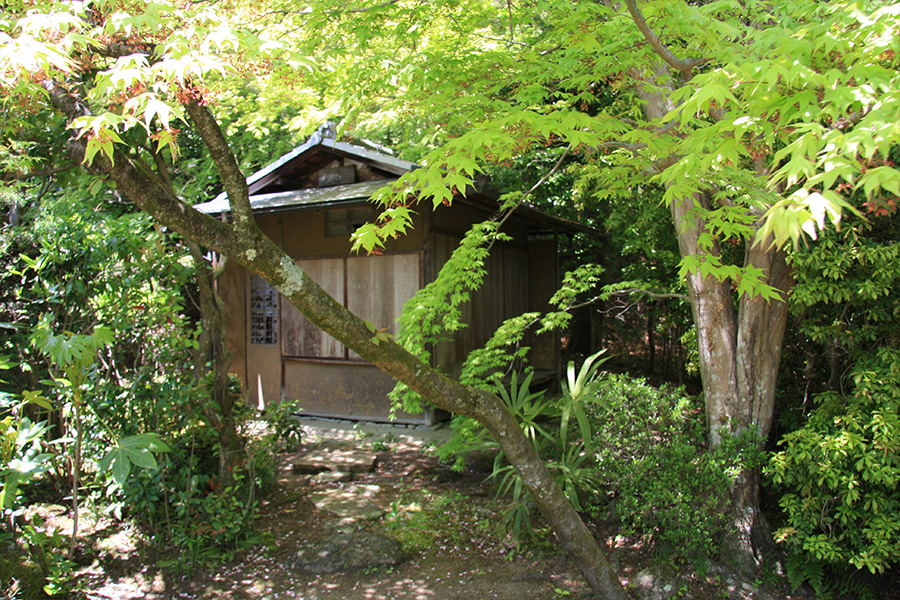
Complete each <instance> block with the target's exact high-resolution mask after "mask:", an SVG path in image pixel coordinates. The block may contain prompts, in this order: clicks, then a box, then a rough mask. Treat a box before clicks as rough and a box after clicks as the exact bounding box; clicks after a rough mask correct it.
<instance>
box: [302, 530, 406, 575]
mask: <svg viewBox="0 0 900 600" xmlns="http://www.w3.org/2000/svg"><path fill="white" fill-rule="evenodd" d="M402 560H403V547H402V546H401V545H400V542H398V541H397V540H395V539H393V538H390V537H388V536H386V535H382V534H380V533H371V532H365V531H357V532H352V533H337V534H335V535H334V536H332V537H331V538H329V539H326V540H323V541H321V542H318V543H316V544H313V545H311V546H309V547H307V548H304V549H303V550H301V551H300V552H298V553H297V554H295V555H294V556H293V558H292V559H290V560H289V561H288V562H287V564H286V566H287V568H289V569H293V570H296V571H299V572H301V573H309V574H319V573H343V572H347V571H358V570H360V569H368V568H371V567H387V566H393V565H396V564H398V563H400V561H402Z"/></svg>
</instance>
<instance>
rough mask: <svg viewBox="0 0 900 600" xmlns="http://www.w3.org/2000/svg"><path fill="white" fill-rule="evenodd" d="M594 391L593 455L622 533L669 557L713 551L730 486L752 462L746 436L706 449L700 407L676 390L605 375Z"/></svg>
mask: <svg viewBox="0 0 900 600" xmlns="http://www.w3.org/2000/svg"><path fill="white" fill-rule="evenodd" d="M595 394H596V395H597V396H598V399H599V400H600V402H601V404H605V405H607V406H608V407H609V410H606V409H598V405H597V404H588V405H587V406H588V409H589V410H588V417H589V419H590V421H591V424H592V428H593V431H594V457H595V459H596V462H597V468H598V470H599V473H598V475H599V479H600V482H601V485H602V486H604V487H605V488H606V490H607V492H608V493H610V494H612V495H613V496H614V497H615V498H616V504H617V507H618V511H619V515H620V517H621V519H622V526H623V530H624V531H625V532H627V533H629V534H633V535H641V536H645V537H648V538H649V539H651V540H652V542H653V545H654V548H655V549H656V550H657V551H664V552H665V553H666V555H667V556H670V557H672V558H674V559H683V560H696V559H704V558H707V557H710V556H713V555H715V554H716V552H717V551H718V547H719V541H720V540H721V539H722V536H723V535H724V534H725V533H726V531H727V529H728V527H729V522H728V519H727V510H726V509H727V503H728V498H729V489H730V487H731V484H732V483H733V481H734V479H735V477H736V476H737V475H738V473H740V472H741V470H743V468H745V466H750V465H752V464H753V463H754V461H758V460H759V453H758V452H756V451H754V450H752V448H753V447H754V445H755V444H754V443H753V442H752V440H751V438H750V436H748V439H747V440H746V441H745V440H742V439H729V440H727V441H726V442H724V443H723V444H721V446H720V447H719V448H718V449H717V450H716V451H715V452H712V453H710V452H707V451H706V448H705V420H704V417H703V410H702V408H701V405H700V403H699V401H698V400H696V399H692V398H689V397H687V396H685V394H684V392H683V391H682V390H681V389H675V388H670V387H664V388H659V389H657V388H654V387H652V386H650V385H648V384H647V383H646V381H645V380H643V379H631V378H629V377H627V376H623V375H610V376H608V377H607V379H606V380H605V382H604V385H602V386H599V387H597V388H596V391H595ZM596 508H597V509H598V510H600V509H603V508H604V507H602V506H597V507H596Z"/></svg>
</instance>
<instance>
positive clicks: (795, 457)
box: [767, 348, 900, 592]
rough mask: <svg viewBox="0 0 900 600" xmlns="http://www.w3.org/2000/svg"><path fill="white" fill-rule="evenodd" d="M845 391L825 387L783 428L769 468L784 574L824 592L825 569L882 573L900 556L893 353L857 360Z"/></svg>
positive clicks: (899, 403) (898, 390) (899, 402)
mask: <svg viewBox="0 0 900 600" xmlns="http://www.w3.org/2000/svg"><path fill="white" fill-rule="evenodd" d="M851 378H852V381H853V385H854V388H853V390H852V392H851V393H850V394H849V395H848V396H844V395H843V394H840V393H838V392H826V393H823V394H819V395H818V396H816V398H815V401H816V404H817V406H816V408H815V409H814V410H813V411H812V412H811V413H810V415H809V419H808V420H807V422H806V424H805V425H803V427H801V428H800V429H798V430H796V431H793V432H791V433H789V434H788V435H786V436H785V437H784V439H783V440H782V444H783V445H784V449H783V450H782V451H780V452H778V453H777V454H775V455H774V456H772V458H771V460H770V461H769V464H768V468H767V474H768V476H769V478H770V480H771V482H772V484H773V485H774V487H775V488H776V490H777V491H778V492H779V493H780V496H781V498H780V501H779V504H780V506H781V509H782V511H783V517H784V526H783V527H781V528H780V529H778V531H777V532H776V539H777V541H779V542H781V543H783V544H785V545H786V546H787V549H788V551H789V553H790V558H789V560H788V567H789V571H788V575H789V576H790V578H791V580H792V583H794V584H795V585H799V584H800V583H802V582H803V581H804V580H806V581H809V582H810V583H811V584H813V586H814V587H816V588H817V591H820V592H827V591H828V588H829V582H830V581H832V580H833V578H831V579H830V578H829V577H828V571H829V570H830V571H831V573H832V575H834V576H837V577H841V576H842V575H846V574H847V572H848V571H855V570H858V569H864V568H865V569H868V570H869V571H871V572H872V573H879V572H883V571H884V570H885V569H887V568H889V567H891V566H892V565H895V564H897V563H898V561H900V487H898V482H900V455H898V449H900V417H898V416H897V411H898V407H900V352H898V351H897V350H896V349H891V348H883V349H881V350H879V351H878V352H877V354H876V356H874V357H870V358H868V359H862V360H860V361H859V362H858V363H857V364H856V366H855V367H854V370H853V372H852V377H851Z"/></svg>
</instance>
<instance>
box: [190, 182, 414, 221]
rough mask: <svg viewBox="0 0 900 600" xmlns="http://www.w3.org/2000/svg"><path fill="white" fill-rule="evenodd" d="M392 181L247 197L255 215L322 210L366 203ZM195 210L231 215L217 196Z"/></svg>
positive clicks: (221, 199)
mask: <svg viewBox="0 0 900 600" xmlns="http://www.w3.org/2000/svg"><path fill="white" fill-rule="evenodd" d="M393 181H396V180H395V179H372V180H370V181H363V182H362V183H348V184H345V185H335V186H332V187H324V188H308V189H302V190H294V191H290V192H277V193H274V194H258V195H256V196H250V208H251V209H252V210H253V212H255V213H262V212H275V211H279V210H289V209H294V208H304V207H307V208H309V207H319V206H321V207H325V206H334V205H337V204H347V203H352V202H360V201H366V200H368V199H369V198H371V197H372V195H373V194H374V193H375V192H376V191H378V190H379V189H381V188H383V187H384V186H386V185H390V184H391V183H392V182H393ZM194 208H196V209H197V210H199V211H200V212H204V213H207V214H212V215H220V214H223V213H229V212H231V206H230V205H229V204H228V198H227V197H226V196H224V195H223V194H220V195H219V196H216V198H215V199H214V200H210V201H209V202H204V203H203V204H196V205H194Z"/></svg>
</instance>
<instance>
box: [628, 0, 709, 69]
mask: <svg viewBox="0 0 900 600" xmlns="http://www.w3.org/2000/svg"><path fill="white" fill-rule="evenodd" d="M625 6H627V7H628V12H629V13H631V18H632V19H633V20H634V24H635V25H637V28H638V29H639V30H640V31H641V33H642V34H643V35H644V38H645V39H646V40H647V41H648V42H649V43H650V46H652V47H653V50H654V51H655V52H656V53H657V54H658V55H659V56H660V58H662V59H663V60H664V61H665V62H666V64H667V65H669V66H670V67H672V68H673V69H675V70H676V71H679V72H680V73H681V80H682V81H683V82H686V81H688V80H689V79H690V78H691V72H692V71H693V70H694V68H695V67H698V66H700V65H702V64H703V63H706V62H709V60H710V59H709V58H691V59H686V60H685V59H680V58H678V57H677V56H675V55H674V54H672V51H671V50H669V49H668V48H667V47H666V45H665V44H663V43H662V40H660V39H659V36H657V35H656V34H655V33H653V31H652V30H651V29H650V26H649V25H647V20H646V19H645V18H644V15H643V13H641V9H639V8H638V5H637V0H625Z"/></svg>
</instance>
